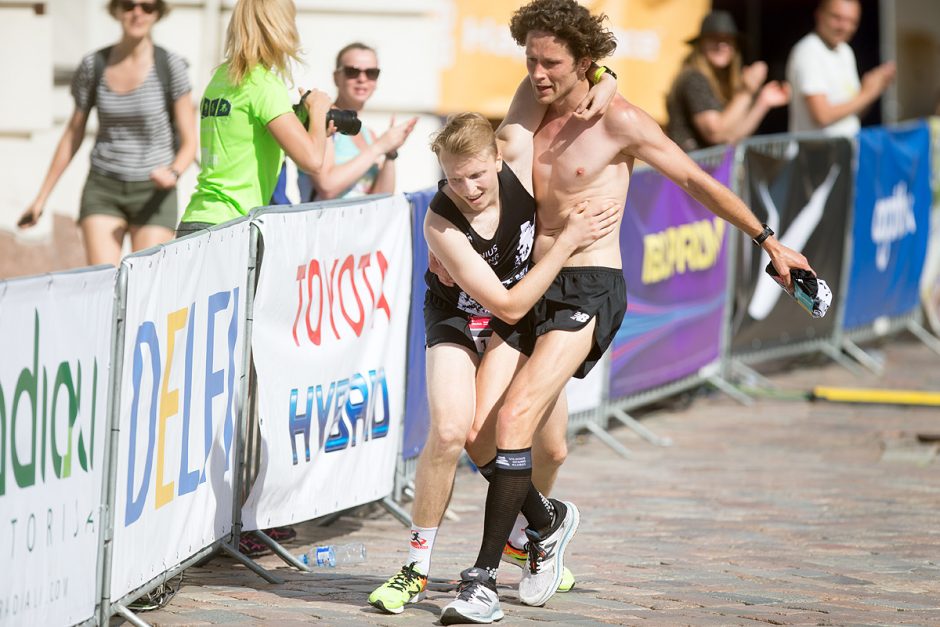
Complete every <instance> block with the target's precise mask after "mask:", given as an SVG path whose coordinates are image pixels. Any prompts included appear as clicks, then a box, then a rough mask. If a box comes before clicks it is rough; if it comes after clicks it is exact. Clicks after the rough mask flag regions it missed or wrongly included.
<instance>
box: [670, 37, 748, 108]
mask: <svg viewBox="0 0 940 627" xmlns="http://www.w3.org/2000/svg"><path fill="white" fill-rule="evenodd" d="M701 45H702V44H701V42H699V43H697V44H696V45H695V48H693V49H692V52H690V53H689V56H687V57H686V58H685V60H683V62H682V70H689V69H693V70H698V71H699V72H701V73H702V74H703V75H705V78H706V79H707V80H708V84H709V85H710V86H711V88H712V91H713V92H714V93H715V95H716V96H717V97H718V100H719V101H720V102H721V104H722V106H724V105H726V104H728V102H730V101H731V99H732V98H734V94H735V93H737V91H738V90H739V89H741V88H742V87H743V85H742V84H741V66H742V63H741V49H740V48H739V47H738V46H737V44H735V46H734V57H733V58H732V59H731V63H729V64H728V67H726V68H724V69H723V70H718V71H715V68H714V67H712V64H711V63H709V62H708V59H706V58H705V53H703V52H702V49H701Z"/></svg>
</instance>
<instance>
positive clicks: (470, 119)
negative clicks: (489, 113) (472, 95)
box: [431, 113, 497, 157]
mask: <svg viewBox="0 0 940 627" xmlns="http://www.w3.org/2000/svg"><path fill="white" fill-rule="evenodd" d="M431 150H432V151H433V152H434V154H436V155H437V156H438V157H440V156H441V153H442V152H447V153H449V154H452V155H456V156H460V157H469V156H473V155H478V154H480V153H481V152H484V151H486V152H489V154H490V155H491V156H493V157H495V156H496V155H497V149H496V133H495V132H494V131H493V125H492V124H490V122H489V120H487V119H486V118H485V117H483V116H482V115H480V114H479V113H455V114H454V115H451V116H449V117H448V118H447V121H446V122H445V123H444V128H442V129H441V130H440V131H438V133H437V134H436V135H435V136H434V138H433V139H432V141H431Z"/></svg>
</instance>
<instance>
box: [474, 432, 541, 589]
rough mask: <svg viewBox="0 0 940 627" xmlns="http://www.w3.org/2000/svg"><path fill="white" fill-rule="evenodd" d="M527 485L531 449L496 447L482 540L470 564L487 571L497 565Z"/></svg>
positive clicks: (530, 476)
mask: <svg viewBox="0 0 940 627" xmlns="http://www.w3.org/2000/svg"><path fill="white" fill-rule="evenodd" d="M531 485H532V449H531V448H525V449H517V450H503V449H499V450H498V451H497V452H496V471H495V472H494V473H493V476H492V478H491V479H490V487H489V490H488V491H487V493H486V513H485V515H484V518H483V542H482V544H481V545H480V553H479V554H478V555H477V561H476V563H475V564H474V566H476V567H477V568H485V569H487V570H489V571H490V572H495V571H496V569H497V568H499V558H500V556H501V555H502V554H503V547H505V546H506V540H507V539H508V538H509V533H510V532H511V531H512V525H513V523H514V522H515V520H516V514H517V513H518V512H519V511H520V510H521V508H522V504H523V503H524V502H525V500H526V493H527V492H528V491H529V487H530V486H531Z"/></svg>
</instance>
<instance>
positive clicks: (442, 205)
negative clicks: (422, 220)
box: [424, 162, 535, 316]
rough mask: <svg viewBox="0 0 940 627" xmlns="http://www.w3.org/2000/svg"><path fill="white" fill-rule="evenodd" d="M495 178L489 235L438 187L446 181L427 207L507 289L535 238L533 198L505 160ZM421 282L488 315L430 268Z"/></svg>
mask: <svg viewBox="0 0 940 627" xmlns="http://www.w3.org/2000/svg"><path fill="white" fill-rule="evenodd" d="M497 178H498V179H499V207H500V213H499V225H498V226H497V227H496V233H495V234H494V235H493V238H492V239H487V238H485V237H482V236H481V235H480V234H479V233H477V232H476V231H474V230H473V227H471V226H470V223H469V222H468V221H467V218H465V217H464V215H463V214H462V213H460V210H459V209H457V206H456V205H455V204H454V201H452V200H451V199H450V198H449V197H448V196H447V194H445V193H444V192H443V191H442V190H441V188H442V187H443V186H444V184H445V182H446V181H441V182H440V183H438V192H437V194H435V196H434V198H433V199H431V205H430V210H431V211H433V212H434V213H436V214H437V215H439V216H441V217H442V218H444V219H446V220H447V221H448V222H450V223H451V224H453V225H454V226H456V227H457V228H458V229H460V231H461V232H462V233H463V234H464V235H466V236H467V239H469V240H470V244H471V245H472V246H473V249H474V250H475V251H477V253H479V254H480V256H481V257H483V258H484V259H485V260H486V261H487V263H489V264H490V266H491V267H492V268H493V272H494V273H495V274H496V276H497V277H499V280H500V281H501V282H502V284H503V285H504V286H505V287H506V288H507V289H509V288H510V287H512V286H513V285H515V284H516V282H518V281H519V280H520V279H521V278H522V277H524V276H525V273H526V272H528V271H529V264H530V261H531V259H532V244H533V243H534V241H535V199H534V198H533V197H532V195H531V194H530V193H529V192H528V191H527V190H526V188H525V187H523V186H522V183H520V182H519V179H518V178H516V174H515V173H514V172H513V171H512V169H511V168H510V167H509V166H508V165H507V164H506V163H505V162H504V163H503V167H502V169H501V170H500V171H499V172H498V173H497ZM424 282H425V283H426V284H427V286H428V291H429V292H430V293H431V294H433V295H434V296H436V297H437V298H438V299H440V300H443V301H444V302H446V303H447V304H449V305H452V306H454V307H456V308H457V309H459V310H461V311H463V312H466V313H469V314H472V315H475V316H491V315H492V314H490V312H489V311H488V310H487V309H486V308H485V307H484V306H483V305H481V304H480V303H478V302H477V301H475V300H474V299H473V298H472V297H471V296H470V295H469V294H467V293H466V292H464V291H463V290H461V289H460V287H458V286H454V287H447V286H446V285H444V284H442V283H441V282H440V281H439V280H438V278H437V275H435V274H432V273H431V271H430V270H429V271H427V272H425V274H424Z"/></svg>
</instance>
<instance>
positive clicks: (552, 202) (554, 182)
mask: <svg viewBox="0 0 940 627" xmlns="http://www.w3.org/2000/svg"><path fill="white" fill-rule="evenodd" d="M618 100H620V101H621V103H622V102H623V100H622V99H621V98H619V97H618ZM607 115H608V114H605V116H604V117H602V118H600V119H594V120H591V121H587V122H585V121H583V120H579V119H578V118H576V117H574V116H573V115H572V113H570V112H569V113H563V114H558V113H556V112H555V111H553V110H551V109H550V110H549V111H548V112H547V113H546V114H545V117H544V119H543V121H542V125H541V126H540V127H539V129H538V130H537V131H536V133H535V136H534V139H533V144H534V150H535V152H534V156H533V159H534V163H533V167H532V177H533V181H532V183H533V187H534V190H535V200H536V203H537V206H538V214H537V226H536V240H535V250H534V253H533V254H534V256H535V259H536V261H537V260H538V259H539V258H540V257H541V256H542V255H543V254H544V253H545V251H546V250H548V249H549V248H550V247H551V245H552V243H553V242H554V240H555V238H556V237H557V236H558V234H559V233H561V230H562V228H563V227H564V225H565V220H566V219H567V217H568V213H569V212H570V211H572V209H573V208H574V207H575V206H577V205H578V203H580V202H582V201H584V202H587V203H589V205H590V206H598V205H603V206H606V205H608V204H610V203H613V204H616V205H618V206H620V207H622V206H623V205H624V203H625V201H626V198H627V189H628V187H629V184H630V174H631V172H632V170H633V158H632V157H630V156H628V155H626V154H624V153H623V152H622V149H623V140H622V139H621V138H619V137H616V136H615V135H614V134H613V133H611V131H610V126H611V125H610V124H609V123H608V120H607V119H606V118H607ZM621 219H622V217H621ZM565 265H566V266H604V267H610V268H619V267H621V260H620V236H619V228H618V230H616V231H614V232H613V233H611V234H610V235H607V236H606V237H603V238H601V239H599V240H597V241H596V242H594V244H592V245H591V246H588V247H587V248H585V249H583V250H581V251H579V252H577V253H575V254H574V255H572V256H571V257H570V258H569V259H568V262H567V263H566V264H565Z"/></svg>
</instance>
